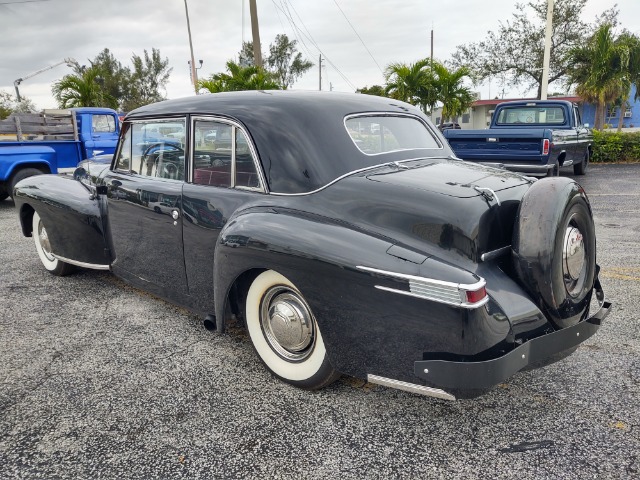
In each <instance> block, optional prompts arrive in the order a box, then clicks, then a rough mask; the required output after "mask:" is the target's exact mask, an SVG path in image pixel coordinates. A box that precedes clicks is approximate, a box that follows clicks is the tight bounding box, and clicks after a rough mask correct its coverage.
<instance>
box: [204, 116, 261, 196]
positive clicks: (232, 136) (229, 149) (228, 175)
mask: <svg viewBox="0 0 640 480" xmlns="http://www.w3.org/2000/svg"><path fill="white" fill-rule="evenodd" d="M194 140H195V142H194V144H195V149H194V152H193V155H194V162H193V165H194V171H193V183H196V184H199V185H212V186H216V187H227V188H230V187H240V188H242V187H245V188H258V187H259V186H260V180H259V178H258V173H257V171H256V167H255V164H254V162H253V157H252V155H251V149H250V148H249V142H248V140H247V138H246V136H245V135H244V133H243V132H242V130H240V129H239V128H237V127H235V126H233V125H229V124H227V123H224V122H216V121H212V120H196V121H195V122H194Z"/></svg>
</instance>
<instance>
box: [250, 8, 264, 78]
mask: <svg viewBox="0 0 640 480" xmlns="http://www.w3.org/2000/svg"><path fill="white" fill-rule="evenodd" d="M249 11H250V14H251V33H252V34H253V62H254V64H255V66H256V67H259V68H262V49H261V48H260V29H259V28H258V7H257V6H256V0H249Z"/></svg>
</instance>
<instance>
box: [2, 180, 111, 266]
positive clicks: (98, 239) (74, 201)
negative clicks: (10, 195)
mask: <svg viewBox="0 0 640 480" xmlns="http://www.w3.org/2000/svg"><path fill="white" fill-rule="evenodd" d="M14 200H15V204H16V208H17V209H18V212H19V215H20V223H21V227H22V233H23V234H24V235H25V236H27V237H30V236H31V235H32V225H31V219H32V217H33V211H34V210H35V211H36V212H38V215H40V218H41V219H42V222H43V223H44V225H45V227H46V229H47V234H48V236H49V241H50V243H51V249H52V251H53V253H54V254H55V255H57V256H60V257H64V258H66V259H70V260H73V261H75V262H81V263H85V264H92V265H109V264H110V263H111V255H110V252H109V250H108V249H107V247H106V243H105V237H104V225H105V222H104V220H105V218H104V216H105V215H104V212H105V211H106V206H105V205H104V204H103V202H104V197H102V196H99V197H96V196H95V195H92V193H91V192H90V191H89V190H88V189H87V188H86V187H85V186H83V185H82V184H81V183H80V182H78V181H76V180H73V179H71V178H69V177H60V176H57V175H37V176H34V177H28V178H26V179H24V180H22V181H21V182H19V183H18V185H17V186H16V190H15V196H14Z"/></svg>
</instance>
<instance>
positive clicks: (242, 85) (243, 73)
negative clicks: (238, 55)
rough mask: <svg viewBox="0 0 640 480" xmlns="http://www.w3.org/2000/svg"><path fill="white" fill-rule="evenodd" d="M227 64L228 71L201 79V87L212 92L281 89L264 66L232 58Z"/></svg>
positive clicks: (199, 84)
mask: <svg viewBox="0 0 640 480" xmlns="http://www.w3.org/2000/svg"><path fill="white" fill-rule="evenodd" d="M226 66H227V71H228V73H224V72H222V73H214V74H213V75H211V77H210V78H209V79H207V80H201V81H199V82H198V86H199V88H203V89H206V90H209V91H210V92H211V93H218V92H237V91H240V90H279V89H280V84H279V83H278V82H277V81H276V79H275V77H274V75H273V74H272V73H270V72H268V71H266V70H265V69H264V68H260V67H256V66H255V65H249V66H242V65H239V64H237V63H235V62H234V61H232V60H229V61H228V62H227V64H226Z"/></svg>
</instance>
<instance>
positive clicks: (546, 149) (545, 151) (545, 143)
mask: <svg viewBox="0 0 640 480" xmlns="http://www.w3.org/2000/svg"><path fill="white" fill-rule="evenodd" d="M549 146H550V143H549V139H548V138H545V139H544V141H543V142H542V154H543V155H549Z"/></svg>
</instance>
